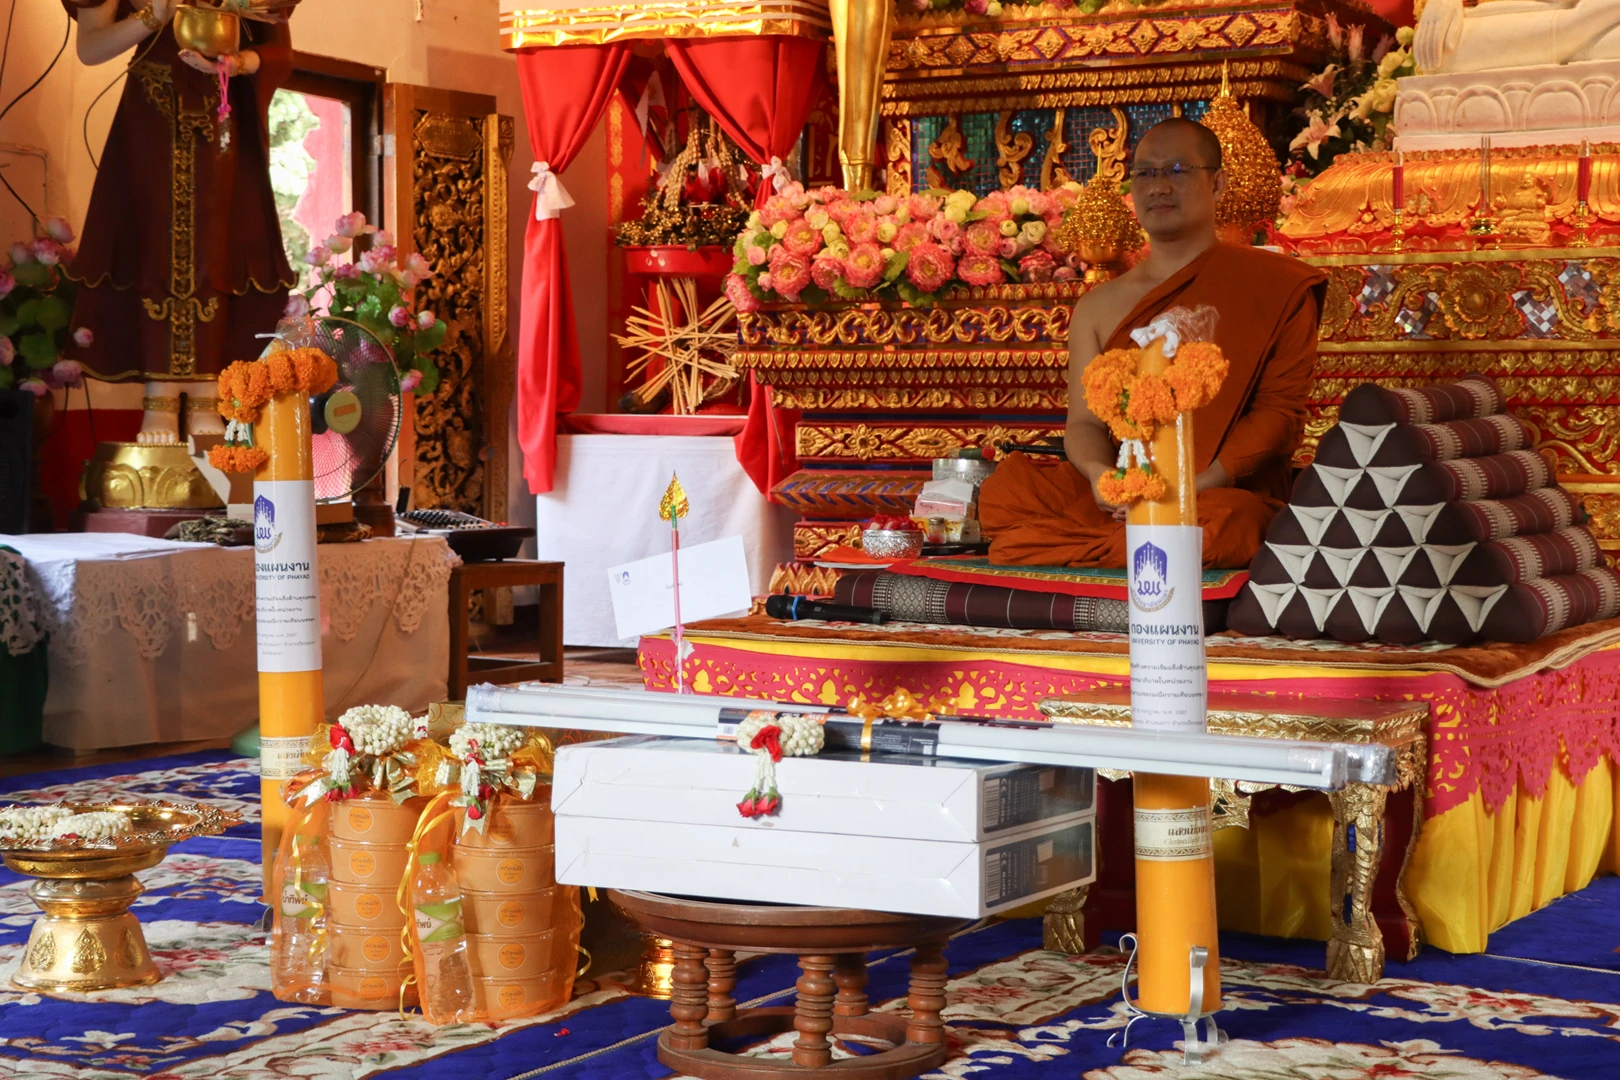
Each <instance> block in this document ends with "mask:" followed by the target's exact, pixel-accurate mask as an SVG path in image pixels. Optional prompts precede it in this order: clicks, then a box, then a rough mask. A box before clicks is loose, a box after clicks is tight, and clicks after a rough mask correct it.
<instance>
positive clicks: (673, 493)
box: [658, 473, 692, 521]
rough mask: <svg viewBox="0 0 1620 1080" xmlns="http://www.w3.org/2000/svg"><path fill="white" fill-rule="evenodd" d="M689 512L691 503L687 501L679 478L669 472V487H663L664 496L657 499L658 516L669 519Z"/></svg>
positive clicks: (686, 514) (680, 516)
mask: <svg viewBox="0 0 1620 1080" xmlns="http://www.w3.org/2000/svg"><path fill="white" fill-rule="evenodd" d="M691 512H692V504H691V503H690V502H688V501H687V498H686V489H685V488H683V487H681V478H680V477H679V476H676V475H675V474H674V473H670V475H669V487H667V488H665V489H664V497H663V498H661V499H659V500H658V516H659V517H661V518H663V519H664V520H665V521H669V520H671V519H672V518H683V517H686V516H688V515H689V514H691Z"/></svg>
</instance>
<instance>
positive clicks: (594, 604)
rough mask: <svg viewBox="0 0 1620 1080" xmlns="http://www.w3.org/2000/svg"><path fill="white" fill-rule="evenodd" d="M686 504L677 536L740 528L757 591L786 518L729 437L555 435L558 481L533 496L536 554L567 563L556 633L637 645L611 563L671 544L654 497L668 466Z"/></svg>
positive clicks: (786, 527) (782, 546) (785, 541)
mask: <svg viewBox="0 0 1620 1080" xmlns="http://www.w3.org/2000/svg"><path fill="white" fill-rule="evenodd" d="M671 473H674V474H677V475H679V476H680V478H681V486H682V487H683V488H685V489H686V495H687V498H688V499H689V500H690V501H691V504H692V516H691V517H690V518H684V519H682V521H681V546H682V547H689V546H691V545H694V544H701V543H704V542H705V541H709V540H719V539H722V538H724V537H727V536H741V537H742V538H743V550H744V551H745V552H747V555H748V583H749V585H750V586H751V587H752V589H753V591H754V595H756V596H758V595H759V594H761V593H763V592H765V590H766V589H767V588H769V587H770V583H771V573H772V572H773V571H774V570H775V569H776V564H777V563H780V562H788V561H791V560H792V558H793V520H794V517H795V515H794V514H793V513H792V511H790V510H788V509H787V508H786V507H782V506H776V505H773V504H772V503H771V502H770V501H769V500H768V499H766V498H765V496H764V495H761V494H760V492H759V489H758V488H757V487H755V486H754V482H753V481H752V480H750V479H748V474H747V473H745V472H743V470H742V466H741V465H738V464H737V452H736V449H735V448H734V446H733V444H732V440H731V439H730V438H729V437H725V436H693V435H559V436H558V437H557V472H556V478H557V479H556V487H555V488H554V489H553V490H552V492H551V493H550V494H549V495H540V496H537V497H536V499H535V558H537V559H544V560H547V561H553V562H561V563H564V564H565V568H564V571H563V574H564V587H563V641H564V642H565V643H567V644H569V645H605V646H620V647H623V648H634V647H635V645H636V640H635V639H634V638H631V639H628V640H621V639H620V637H619V634H618V630H617V627H616V626H615V625H614V621H613V602H612V600H611V599H610V598H609V596H608V583H607V572H608V568H609V567H612V566H618V565H620V564H621V563H627V562H634V561H635V560H637V559H645V558H649V557H651V556H653V555H667V554H669V544H670V537H669V525H668V524H666V523H665V522H664V521H663V520H662V519H661V518H659V516H658V500H659V498H660V497H661V496H662V495H663V494H664V489H665V488H666V487H668V486H669V478H670V474H671Z"/></svg>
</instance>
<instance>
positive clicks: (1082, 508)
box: [979, 118, 1326, 568]
mask: <svg viewBox="0 0 1620 1080" xmlns="http://www.w3.org/2000/svg"><path fill="white" fill-rule="evenodd" d="M1225 188H1226V174H1225V173H1224V172H1223V171H1222V168H1221V147H1220V141H1219V140H1218V139H1217V138H1216V137H1215V134H1214V133H1213V132H1211V131H1210V130H1209V129H1208V128H1206V127H1204V126H1203V125H1202V124H1196V123H1193V122H1192V121H1190V120H1183V119H1179V118H1177V119H1172V120H1166V121H1163V122H1162V123H1159V124H1157V125H1155V126H1154V127H1153V128H1152V129H1151V130H1149V131H1148V132H1147V134H1145V135H1144V136H1143V137H1142V139H1141V142H1140V143H1139V144H1138V145H1137V148H1136V154H1135V157H1134V158H1133V161H1132V166H1131V193H1132V196H1133V202H1134V203H1135V211H1136V217H1137V220H1138V221H1140V222H1141V223H1142V227H1143V229H1145V230H1146V232H1147V234H1148V238H1149V240H1150V241H1151V247H1150V248H1149V251H1148V254H1147V256H1146V258H1144V259H1143V260H1142V261H1141V262H1140V263H1138V264H1137V265H1136V266H1134V267H1132V268H1131V269H1130V270H1128V271H1127V272H1125V273H1124V274H1122V275H1120V276H1119V277H1118V278H1116V279H1114V280H1113V281H1109V282H1106V283H1104V284H1103V285H1100V286H1098V287H1097V288H1096V289H1093V290H1091V291H1090V292H1087V293H1086V294H1085V295H1084V296H1083V297H1081V298H1080V302H1079V303H1078V304H1076V305H1075V308H1074V319H1073V321H1072V322H1071V324H1070V328H1069V417H1068V426H1067V429H1066V431H1065V433H1064V441H1063V447H1064V451H1065V454H1066V457H1067V460H1066V461H1064V462H1062V463H1061V464H1059V465H1057V466H1056V467H1055V468H1054V467H1042V466H1038V465H1036V464H1035V463H1034V462H1033V461H1031V460H1030V459H1029V458H1028V457H1025V456H1024V455H1023V454H1013V455H1011V456H1010V457H1008V458H1007V460H1006V461H1004V462H1002V464H1001V465H1000V466H999V467H998V468H997V469H996V472H995V473H994V474H993V475H992V476H991V477H990V478H989V479H988V480H986V481H985V482H984V486H983V487H982V488H981V490H980V493H979V520H980V523H981V525H982V527H983V529H984V532H985V533H986V534H987V535H989V536H991V537H992V542H991V545H990V559H991V561H992V562H995V563H1000V564H1003V565H1014V566H1106V567H1123V566H1124V565H1125V508H1124V507H1121V506H1111V505H1109V504H1108V503H1107V502H1105V501H1104V500H1103V499H1102V497H1101V496H1100V495H1099V494H1098V492H1097V481H1098V479H1099V478H1101V477H1102V476H1103V475H1104V474H1105V473H1108V472H1112V471H1113V470H1114V468H1115V461H1116V458H1117V456H1118V448H1117V446H1116V444H1115V443H1114V442H1113V440H1112V439H1111V438H1110V436H1109V433H1108V428H1107V427H1106V426H1105V425H1104V424H1103V422H1102V421H1101V420H1099V419H1097V417H1096V416H1095V415H1093V414H1092V412H1091V410H1090V409H1089V408H1087V407H1086V400H1085V392H1084V390H1082V388H1081V386H1082V384H1081V381H1080V379H1081V374H1082V372H1084V371H1085V367H1086V365H1087V364H1089V363H1090V362H1091V361H1092V359H1093V358H1094V357H1095V356H1097V354H1098V353H1100V352H1103V351H1105V350H1107V349H1116V348H1132V347H1134V346H1133V343H1132V341H1131V339H1130V332H1131V331H1132V330H1134V329H1136V328H1138V327H1141V326H1145V325H1146V324H1148V323H1149V322H1151V321H1153V318H1154V317H1155V316H1157V315H1158V314H1160V313H1161V312H1163V311H1165V310H1167V309H1169V308H1173V307H1188V308H1191V307H1197V306H1198V305H1201V304H1208V305H1211V306H1212V307H1214V308H1215V309H1216V310H1217V311H1218V312H1219V313H1220V321H1219V323H1218V325H1217V327H1216V331H1215V341H1216V343H1217V344H1218V345H1220V347H1221V350H1222V352H1224V353H1225V354H1226V357H1227V359H1228V360H1229V361H1230V362H1231V365H1232V366H1231V372H1230V374H1228V375H1227V377H1226V382H1225V384H1224V385H1223V386H1222V387H1221V391H1220V393H1219V394H1218V395H1216V398H1215V400H1214V401H1212V402H1210V403H1209V404H1208V405H1206V406H1205V407H1204V408H1202V409H1199V410H1198V411H1197V412H1195V413H1194V414H1193V443H1194V448H1195V451H1196V458H1197V464H1198V469H1199V473H1198V477H1197V486H1198V519H1199V523H1200V524H1201V525H1202V526H1203V528H1204V565H1205V566H1207V567H1223V568H1224V567H1245V566H1247V565H1249V561H1250V560H1251V559H1253V558H1254V553H1255V552H1256V551H1257V550H1258V549H1259V547H1260V542H1261V541H1262V540H1263V539H1264V538H1265V534H1266V528H1267V526H1268V525H1270V523H1271V519H1272V517H1273V516H1274V515H1275V514H1276V512H1277V511H1278V510H1279V509H1281V507H1282V500H1283V499H1285V498H1286V497H1287V494H1288V485H1289V459H1290V458H1291V457H1292V455H1293V453H1294V450H1295V449H1296V448H1297V447H1298V446H1299V441H1300V437H1301V435H1302V434H1303V432H1304V426H1305V414H1306V411H1305V399H1306V397H1307V396H1308V395H1309V392H1310V389H1311V375H1312V370H1313V368H1314V367H1315V363H1316V329H1317V320H1318V318H1319V315H1320V312H1321V307H1322V297H1323V293H1324V291H1325V289H1326V279H1325V278H1324V276H1323V275H1322V273H1321V272H1320V271H1318V270H1316V269H1315V268H1313V267H1310V266H1307V265H1306V264H1304V263H1302V262H1300V261H1298V260H1297V259H1293V258H1289V257H1288V256H1285V255H1278V254H1275V253H1273V252H1269V251H1265V250H1263V249H1260V248H1254V247H1240V246H1236V245H1233V244H1224V243H1220V242H1218V241H1217V239H1216V234H1215V204H1216V202H1217V200H1219V199H1220V197H1221V193H1222V192H1223V191H1224V190H1225Z"/></svg>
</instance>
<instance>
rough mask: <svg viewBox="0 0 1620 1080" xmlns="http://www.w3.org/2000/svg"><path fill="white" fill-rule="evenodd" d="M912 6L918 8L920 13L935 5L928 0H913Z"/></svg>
mask: <svg viewBox="0 0 1620 1080" xmlns="http://www.w3.org/2000/svg"><path fill="white" fill-rule="evenodd" d="M911 6H912V7H914V8H916V9H917V11H918V13H919V14H920V13H922V12H924V11H927V10H928V9H929V8H930V7H932V6H933V5H931V4H930V3H929V2H928V0H911Z"/></svg>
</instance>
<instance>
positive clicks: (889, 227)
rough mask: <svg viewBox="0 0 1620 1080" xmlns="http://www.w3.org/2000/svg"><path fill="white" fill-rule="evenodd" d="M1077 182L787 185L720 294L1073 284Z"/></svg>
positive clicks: (874, 293)
mask: <svg viewBox="0 0 1620 1080" xmlns="http://www.w3.org/2000/svg"><path fill="white" fill-rule="evenodd" d="M1078 191H1079V186H1078V185H1065V186H1064V187H1062V188H1058V189H1056V190H1054V191H1049V192H1042V191H1037V190H1034V189H1032V188H1026V187H1022V186H1018V187H1013V188H1010V189H1008V190H1007V191H996V192H992V193H990V194H989V195H986V196H985V197H983V198H978V197H976V196H974V195H973V194H972V193H971V192H966V191H953V192H943V191H926V192H917V193H914V194H911V195H906V196H894V195H889V194H887V193H873V192H863V193H858V194H857V193H851V192H847V191H842V190H840V189H838V188H833V187H823V188H816V189H812V190H806V189H805V188H803V187H801V186H799V185H797V184H790V185H788V186H786V187H784V188H783V189H782V191H780V192H779V193H777V194H776V195H774V196H772V197H771V198H770V199H769V200H768V201H767V202H766V204H765V205H764V206H763V207H761V208H760V209H759V210H758V211H756V212H755V213H754V214H753V215H752V216H751V217H750V218H749V220H748V224H747V226H746V227H745V228H744V229H743V231H742V232H741V234H739V235H738V237H737V239H736V242H735V244H734V247H733V256H734V263H733V265H732V273H731V275H730V276H729V277H728V278H727V279H726V285H725V291H726V296H727V297H729V298H730V299H731V301H732V303H733V304H735V305H736V306H737V309H738V310H739V311H755V310H758V308H759V305H760V304H761V303H764V302H767V301H783V300H785V301H788V302H791V303H805V304H809V305H812V306H815V305H819V304H824V303H827V302H829V301H832V300H871V299H882V298H885V297H893V298H897V299H900V300H903V301H906V302H908V303H912V304H916V305H918V306H923V307H926V306H929V305H931V304H933V303H934V302H935V301H936V300H938V299H939V297H940V296H941V294H943V293H945V292H948V291H950V290H951V289H955V288H962V287H964V286H971V287H978V288H983V287H987V286H991V285H1001V284H1006V283H1023V282H1052V281H1073V280H1075V279H1076V278H1077V277H1078V276H1079V275H1078V274H1077V273H1076V271H1075V270H1074V269H1073V264H1072V262H1071V261H1070V259H1069V257H1068V255H1067V253H1066V252H1064V251H1062V250H1060V249H1059V248H1058V247H1057V246H1056V243H1055V240H1054V237H1055V235H1056V228H1055V227H1056V226H1057V225H1058V224H1059V223H1060V222H1061V221H1062V220H1063V213H1064V211H1065V210H1066V209H1067V208H1068V207H1070V206H1072V205H1073V204H1074V200H1075V196H1076V194H1077V192H1078ZM327 247H328V249H329V250H334V251H335V250H336V249H334V248H333V247H332V244H331V241H330V240H329V241H328V242H327Z"/></svg>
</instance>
